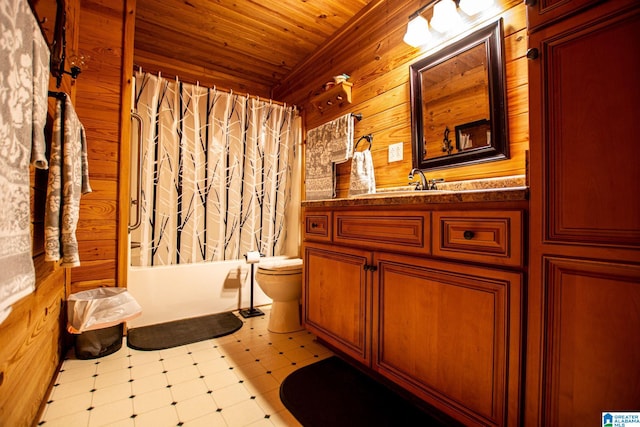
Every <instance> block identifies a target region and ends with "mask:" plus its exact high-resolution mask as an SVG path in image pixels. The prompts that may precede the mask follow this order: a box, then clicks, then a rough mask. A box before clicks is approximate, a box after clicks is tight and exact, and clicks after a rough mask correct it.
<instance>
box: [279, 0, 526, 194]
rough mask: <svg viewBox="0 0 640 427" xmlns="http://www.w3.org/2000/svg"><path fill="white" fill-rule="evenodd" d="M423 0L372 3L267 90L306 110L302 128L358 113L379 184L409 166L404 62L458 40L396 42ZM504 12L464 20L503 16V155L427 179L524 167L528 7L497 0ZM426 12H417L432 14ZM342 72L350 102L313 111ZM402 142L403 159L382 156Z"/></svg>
mask: <svg viewBox="0 0 640 427" xmlns="http://www.w3.org/2000/svg"><path fill="white" fill-rule="evenodd" d="M424 3H425V2H424V1H423V0H411V1H390V0H379V1H373V2H372V3H370V4H369V5H368V6H367V8H366V9H365V10H364V11H363V13H361V14H360V15H358V16H357V17H356V18H355V19H354V20H353V21H352V22H351V23H350V24H349V25H347V26H346V27H345V28H344V29H343V30H342V31H340V32H339V34H337V36H336V37H334V38H333V39H332V40H330V41H329V42H328V43H326V44H325V45H324V46H323V48H322V49H321V50H320V51H318V52H316V53H315V54H314V55H312V56H311V57H310V58H309V59H308V60H307V61H306V62H305V63H304V64H302V65H301V66H299V67H297V68H296V69H295V70H294V72H293V73H292V74H291V75H290V76H289V77H288V78H287V79H286V80H285V81H284V82H283V83H282V84H281V85H280V86H279V87H277V88H275V90H274V92H273V98H274V99H277V100H279V101H286V102H287V103H292V104H296V105H300V106H302V107H303V109H304V114H305V126H306V128H307V129H311V128H313V127H316V126H318V125H320V124H322V123H324V122H327V121H329V120H332V119H334V118H336V117H338V116H340V115H342V114H345V113H348V112H354V113H362V114H363V119H362V121H360V122H356V127H355V133H356V139H357V138H359V137H360V136H362V135H365V134H368V133H372V134H373V136H374V140H373V147H372V155H373V162H374V167H375V175H376V184H377V186H378V187H393V186H402V185H406V184H407V175H408V173H409V171H410V170H411V168H412V153H411V111H410V102H409V92H410V91H409V65H410V64H411V63H413V62H414V61H416V60H418V59H420V58H422V57H424V56H427V55H428V54H430V53H434V52H436V51H437V50H439V49H441V48H442V47H443V46H444V45H446V44H449V43H451V42H452V41H454V40H457V39H459V38H460V37H461V36H456V37H455V38H453V39H452V38H449V39H444V38H443V37H442V36H439V35H438V33H436V32H432V34H433V35H434V38H433V39H432V42H431V44H430V45H429V46H428V48H427V49H428V50H421V49H414V48H412V47H410V46H408V45H406V44H405V43H404V42H403V41H402V37H403V36H404V33H405V31H406V26H407V22H408V17H409V15H411V14H412V13H413V12H415V11H416V10H417V9H418V8H419V7H420V6H422V5H423V4H424ZM496 4H498V5H499V8H500V10H501V11H502V12H500V13H499V14H498V15H496V16H493V17H483V18H482V21H479V20H478V19H474V20H471V21H468V23H467V25H468V27H467V28H468V31H466V32H465V34H469V33H470V32H472V31H473V29H474V28H478V27H479V26H481V25H483V24H485V23H488V22H491V21H493V20H494V19H497V18H498V17H500V16H501V17H502V18H503V19H504V45H505V59H506V61H505V62H506V64H505V69H506V80H507V81H506V90H507V98H508V106H507V115H508V127H509V148H510V155H511V158H510V159H508V160H503V161H497V162H489V163H483V164H479V165H473V166H466V167H455V168H450V169H440V170H436V171H433V172H428V173H427V178H445V179H446V180H447V181H458V180H463V179H474V178H488V177H500V176H509V175H520V174H524V173H525V151H526V150H527V149H528V147H529V138H528V84H527V81H528V79H527V64H526V57H525V54H526V48H527V35H526V12H525V6H524V4H523V3H522V2H521V1H520V0H503V1H500V0H497V1H496ZM430 15H431V11H427V12H425V14H424V15H423V16H425V17H426V18H428V19H429V18H430ZM341 73H347V74H349V75H350V76H351V78H350V80H349V81H350V82H351V83H353V94H352V97H353V98H352V104H351V105H348V106H345V107H344V108H342V109H340V108H336V109H333V110H325V112H324V113H322V114H321V113H319V112H318V110H316V109H314V107H313V106H311V105H310V103H309V100H310V98H311V97H312V96H313V95H314V94H315V93H317V92H318V91H319V90H320V88H321V87H322V85H323V84H324V83H325V82H327V81H331V78H332V76H334V75H337V74H341ZM401 141H402V142H404V146H403V147H404V151H403V152H404V156H403V157H404V160H403V161H400V162H393V163H388V155H387V150H388V145H389V144H393V143H397V142H401ZM350 168H351V162H346V163H343V164H340V165H338V167H337V193H338V194H337V195H338V197H344V196H346V195H347V192H348V187H349V172H350Z"/></svg>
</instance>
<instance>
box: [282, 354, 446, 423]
mask: <svg viewBox="0 0 640 427" xmlns="http://www.w3.org/2000/svg"><path fill="white" fill-rule="evenodd" d="M280 399H281V400H282V403H284V406H285V407H286V408H287V409H288V410H289V412H291V413H292V414H293V416H294V417H296V419H297V420H298V421H299V422H300V423H301V424H302V425H303V426H304V427H315V426H318V427H327V426H331V427H336V426H349V427H354V426H368V427H372V426H393V427H397V426H407V425H416V426H424V427H430V426H434V427H443V426H450V425H452V424H451V420H448V419H445V417H444V416H438V415H435V414H429V413H427V412H426V411H424V410H423V409H422V408H420V407H418V406H416V405H415V404H413V403H412V402H410V401H409V400H406V399H405V398H403V397H402V396H400V395H399V394H398V393H396V392H394V391H393V390H391V389H390V388H388V387H386V386H385V385H384V384H382V383H380V382H378V381H376V380H374V379H373V378H371V377H369V376H367V375H366V374H364V373H362V372H361V371H359V370H358V369H356V368H354V367H353V366H351V365H349V364H348V363H346V362H345V361H343V360H341V359H340V358H338V357H335V356H332V357H329V358H328V359H324V360H321V361H320V362H316V363H314V364H312V365H309V366H305V367H304V368H300V369H299V370H297V371H294V372H292V373H291V374H290V375H289V376H288V377H286V378H285V379H284V381H283V382H282V384H281V385H280Z"/></svg>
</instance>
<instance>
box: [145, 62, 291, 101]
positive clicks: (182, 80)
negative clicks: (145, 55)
mask: <svg viewBox="0 0 640 427" xmlns="http://www.w3.org/2000/svg"><path fill="white" fill-rule="evenodd" d="M135 67H137V68H138V70H139V71H140V72H143V73H149V74H154V75H156V76H158V77H165V78H171V79H175V78H178V80H180V81H181V82H184V83H189V84H193V85H195V84H197V85H199V84H200V82H199V81H198V80H192V79H189V78H186V79H183V78H182V77H180V76H178V75H175V74H171V73H169V74H165V73H163V72H162V71H156V72H155V73H154V72H152V71H144V70H143V69H142V67H141V66H139V65H136V66H135ZM203 87H208V86H203ZM213 88H215V89H216V90H219V91H220V92H225V93H237V94H239V95H243V96H248V97H249V98H254V99H257V100H258V101H259V100H262V101H265V102H270V103H272V104H276V105H280V106H281V107H285V106H286V105H289V106H290V107H293V108H295V109H296V111H300V108H298V106H297V105H293V104H286V103H284V102H281V101H276V100H274V99H267V98H262V97H260V96H257V95H250V94H249V93H244V94H243V93H242V92H238V91H233V90H231V89H227V88H224V87H222V88H221V87H218V86H215V85H214V87H213ZM213 88H212V89H213Z"/></svg>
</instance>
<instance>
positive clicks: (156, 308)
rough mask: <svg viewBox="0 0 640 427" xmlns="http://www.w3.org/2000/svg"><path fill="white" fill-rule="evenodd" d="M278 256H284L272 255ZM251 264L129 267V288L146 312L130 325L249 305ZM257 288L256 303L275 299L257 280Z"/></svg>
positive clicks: (195, 315)
mask: <svg viewBox="0 0 640 427" xmlns="http://www.w3.org/2000/svg"><path fill="white" fill-rule="evenodd" d="M278 258H284V257H275V258H271V259H278ZM265 260H266V259H265ZM254 265H255V266H256V267H254V273H255V271H257V264H254ZM250 268H251V267H250V265H249V264H247V263H246V262H244V261H219V262H208V263H198V264H185V265H178V266H175V265H174V266H159V267H129V272H128V284H127V288H128V290H129V292H130V293H131V295H132V296H133V297H134V298H135V299H136V301H138V303H139V304H140V306H141V307H142V315H141V316H140V317H138V318H136V319H134V320H132V321H129V322H127V325H128V327H130V328H135V327H139V326H145V325H153V324H156V323H164V322H170V321H172V320H178V319H185V318H189V317H197V316H204V315H207V314H213V313H222V312H225V311H231V310H237V309H240V308H248V307H249V305H250V294H251V293H250V289H251V282H250V274H249V272H250V271H251V270H250ZM253 292H254V293H253V305H254V306H259V305H264V304H270V303H271V299H270V298H269V297H267V296H266V295H265V294H264V293H263V292H262V290H261V289H260V286H259V285H258V283H257V282H255V281H254V286H253Z"/></svg>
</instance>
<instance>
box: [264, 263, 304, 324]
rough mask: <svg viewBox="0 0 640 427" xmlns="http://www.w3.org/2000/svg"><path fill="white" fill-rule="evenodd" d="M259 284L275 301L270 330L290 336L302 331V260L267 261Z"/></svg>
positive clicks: (272, 306) (272, 308)
mask: <svg viewBox="0 0 640 427" xmlns="http://www.w3.org/2000/svg"><path fill="white" fill-rule="evenodd" d="M256 282H258V285H259V286H260V288H261V289H262V291H263V292H264V293H265V294H266V295H267V296H268V297H269V298H271V299H272V300H273V304H272V305H271V315H270V317H269V325H268V326H267V328H268V329H269V331H271V332H278V333H287V332H295V331H299V330H302V329H303V328H302V324H301V323H300V297H301V296H302V259H300V258H291V259H282V260H275V261H264V262H260V264H258V271H257V272H256Z"/></svg>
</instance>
